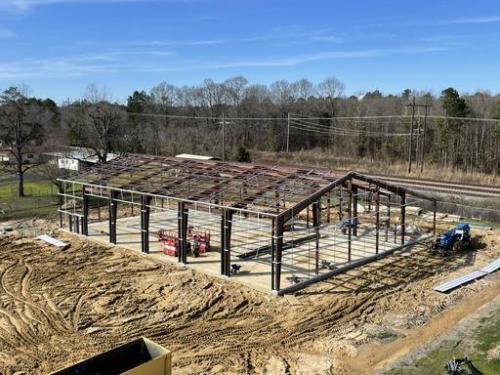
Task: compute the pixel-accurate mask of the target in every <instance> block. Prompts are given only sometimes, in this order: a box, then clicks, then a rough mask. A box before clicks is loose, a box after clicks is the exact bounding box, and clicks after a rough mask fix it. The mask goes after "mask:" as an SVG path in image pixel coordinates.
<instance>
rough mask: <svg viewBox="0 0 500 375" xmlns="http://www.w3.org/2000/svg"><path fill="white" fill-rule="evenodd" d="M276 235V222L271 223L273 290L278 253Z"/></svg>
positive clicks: (272, 287)
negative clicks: (275, 257) (275, 262)
mask: <svg viewBox="0 0 500 375" xmlns="http://www.w3.org/2000/svg"><path fill="white" fill-rule="evenodd" d="M275 233H276V220H275V219H274V218H273V219H272V221H271V290H275V289H274V254H275V251H276V241H275V238H274V235H275Z"/></svg>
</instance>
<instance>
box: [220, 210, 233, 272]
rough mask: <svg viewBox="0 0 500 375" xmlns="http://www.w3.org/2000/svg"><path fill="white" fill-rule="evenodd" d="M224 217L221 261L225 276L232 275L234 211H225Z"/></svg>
mask: <svg viewBox="0 0 500 375" xmlns="http://www.w3.org/2000/svg"><path fill="white" fill-rule="evenodd" d="M222 215H223V232H224V234H223V238H224V242H223V243H222V252H221V261H222V274H223V275H225V276H228V277H229V276H230V275H231V224H232V219H233V211H231V210H228V209H224V210H223V212H222Z"/></svg>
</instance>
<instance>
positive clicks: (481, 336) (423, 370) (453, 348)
mask: <svg viewBox="0 0 500 375" xmlns="http://www.w3.org/2000/svg"><path fill="white" fill-rule="evenodd" d="M499 346H500V310H497V311H495V312H494V313H493V314H491V315H490V316H488V317H485V318H482V319H481V321H480V324H479V326H478V327H477V328H476V329H474V330H472V331H471V332H469V333H466V334H465V335H464V337H460V338H459V339H454V340H445V341H444V342H442V343H441V344H439V346H438V347H437V348H436V349H434V350H431V351H430V352H428V353H427V354H426V355H425V356H424V357H422V358H419V359H417V360H415V361H414V362H413V363H411V364H409V365H406V366H402V367H400V368H397V369H393V370H390V371H388V372H386V374H390V375H403V374H404V375H417V374H418V375H420V374H445V370H444V366H445V365H446V363H447V362H448V361H449V360H451V359H453V358H463V357H465V356H467V357H468V358H469V359H470V360H471V361H472V363H473V364H474V366H476V367H477V368H478V369H479V370H480V371H482V372H483V374H485V375H489V374H492V375H494V374H500V358H499V357H498V356H497V357H496V358H494V357H490V358H488V351H490V350H492V349H495V348H497V349H500V348H499Z"/></svg>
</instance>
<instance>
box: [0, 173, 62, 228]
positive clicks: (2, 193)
mask: <svg viewBox="0 0 500 375" xmlns="http://www.w3.org/2000/svg"><path fill="white" fill-rule="evenodd" d="M17 188H18V184H17V182H9V183H5V184H0V220H8V219H18V218H26V217H47V216H50V215H52V214H54V215H55V214H56V213H57V206H56V204H57V202H58V198H57V188H56V187H55V186H54V185H53V184H52V183H51V182H50V181H27V182H26V183H25V184H24V191H25V194H26V197H23V198H20V197H19V196H18V190H17Z"/></svg>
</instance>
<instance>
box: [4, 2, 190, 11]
mask: <svg viewBox="0 0 500 375" xmlns="http://www.w3.org/2000/svg"><path fill="white" fill-rule="evenodd" d="M168 1H170V2H172V1H187V0H2V1H1V3H0V8H10V9H18V10H26V9H29V8H31V7H34V6H41V5H52V4H77V3H80V4H86V3H93V4H99V3H103V4H104V3H138V2H168Z"/></svg>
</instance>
